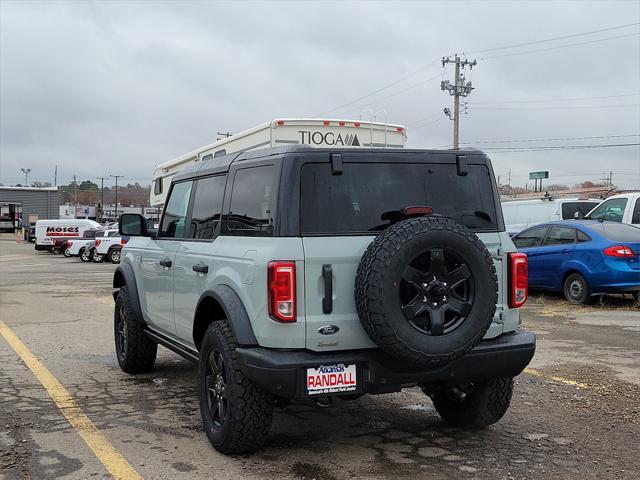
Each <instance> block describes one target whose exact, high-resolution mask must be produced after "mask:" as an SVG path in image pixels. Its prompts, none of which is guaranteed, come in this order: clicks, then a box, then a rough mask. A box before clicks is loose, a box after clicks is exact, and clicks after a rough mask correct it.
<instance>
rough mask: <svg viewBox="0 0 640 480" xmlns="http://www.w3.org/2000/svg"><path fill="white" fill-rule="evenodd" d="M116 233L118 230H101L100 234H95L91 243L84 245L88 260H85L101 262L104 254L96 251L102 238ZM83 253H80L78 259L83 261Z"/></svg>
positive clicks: (113, 235)
mask: <svg viewBox="0 0 640 480" xmlns="http://www.w3.org/2000/svg"><path fill="white" fill-rule="evenodd" d="M117 235H118V230H103V231H102V234H101V235H98V234H96V238H95V240H94V241H93V243H92V244H90V245H89V246H87V247H85V248H87V249H88V252H87V254H86V256H88V258H89V260H87V261H93V262H94V263H102V262H103V261H104V258H105V256H104V254H102V253H100V252H98V246H99V245H100V244H101V243H102V241H103V240H105V239H107V238H110V237H115V236H117ZM84 256H85V254H84V253H83V254H81V255H80V259H81V260H82V261H83V262H84V261H85V259H84Z"/></svg>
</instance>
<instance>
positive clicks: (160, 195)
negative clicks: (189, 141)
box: [149, 118, 407, 206]
mask: <svg viewBox="0 0 640 480" xmlns="http://www.w3.org/2000/svg"><path fill="white" fill-rule="evenodd" d="M406 140H407V132H406V129H405V128H404V127H403V126H402V125H392V124H390V123H380V122H363V121H359V120H335V119H321V118H289V119H286V118H285V119H279V120H272V121H271V122H267V123H263V124H262V125H258V126H257V127H254V128H251V129H249V130H245V131H244V132H241V133H238V134H236V135H232V136H230V137H228V138H224V139H222V140H219V141H217V142H216V143H213V144H211V145H207V146H204V147H202V148H199V149H197V150H194V151H192V152H189V153H186V154H184V155H181V156H180V157H178V158H174V159H173V160H169V161H168V162H164V163H161V164H159V165H158V166H157V167H156V169H155V171H154V172H153V180H152V185H151V194H150V196H149V202H150V203H151V205H152V206H156V205H161V204H163V203H164V200H165V197H166V196H167V191H168V189H169V185H171V178H172V177H173V176H174V175H175V174H176V173H178V172H179V171H180V170H182V169H183V168H184V167H186V166H187V165H188V164H190V163H192V162H203V161H207V160H209V159H211V158H214V157H218V156H222V155H227V154H229V153H239V152H246V151H249V150H257V149H260V148H270V147H277V146H280V145H298V144H300V145H309V146H312V147H339V148H345V147H350V148H353V147H356V148H357V147H369V148H370V147H378V148H403V147H404V145H405V142H406Z"/></svg>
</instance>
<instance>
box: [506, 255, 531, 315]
mask: <svg viewBox="0 0 640 480" xmlns="http://www.w3.org/2000/svg"><path fill="white" fill-rule="evenodd" d="M528 277H529V275H528V272H527V255H526V254H524V253H510V254H509V307H510V308H520V307H521V306H522V305H524V302H526V301H527V295H528V293H529V292H528V283H529V278H528Z"/></svg>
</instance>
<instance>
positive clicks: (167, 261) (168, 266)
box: [160, 258, 173, 268]
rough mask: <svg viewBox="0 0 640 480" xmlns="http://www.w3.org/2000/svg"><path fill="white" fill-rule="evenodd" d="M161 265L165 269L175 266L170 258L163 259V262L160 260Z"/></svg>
mask: <svg viewBox="0 0 640 480" xmlns="http://www.w3.org/2000/svg"><path fill="white" fill-rule="evenodd" d="M160 265H162V266H163V267H167V268H171V265H173V262H172V261H171V260H169V259H168V258H163V259H162V260H160Z"/></svg>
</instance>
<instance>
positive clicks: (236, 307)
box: [194, 285, 258, 346]
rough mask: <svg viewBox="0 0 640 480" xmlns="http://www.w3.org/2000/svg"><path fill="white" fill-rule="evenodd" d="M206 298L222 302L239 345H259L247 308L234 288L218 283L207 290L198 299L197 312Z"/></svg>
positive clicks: (221, 304)
mask: <svg viewBox="0 0 640 480" xmlns="http://www.w3.org/2000/svg"><path fill="white" fill-rule="evenodd" d="M205 298H213V299H214V300H216V301H217V302H218V303H219V304H220V306H221V307H222V310H224V313H225V317H226V318H227V321H228V323H229V327H231V331H232V332H233V336H234V337H235V339H236V342H238V345H240V346H256V345H258V340H256V336H255V335H254V333H253V327H252V326H251V321H250V320H249V315H248V314H247V310H246V309H245V308H244V305H243V303H242V300H240V297H239V296H238V294H237V293H236V292H235V290H234V289H233V288H231V287H230V286H228V285H217V286H215V287H214V288H213V289H212V290H207V291H205V292H204V293H203V294H202V295H200V298H199V299H198V305H197V306H196V312H197V311H198V309H199V308H200V303H201V302H202V301H203V300H204V299H205ZM194 320H195V319H194Z"/></svg>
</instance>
